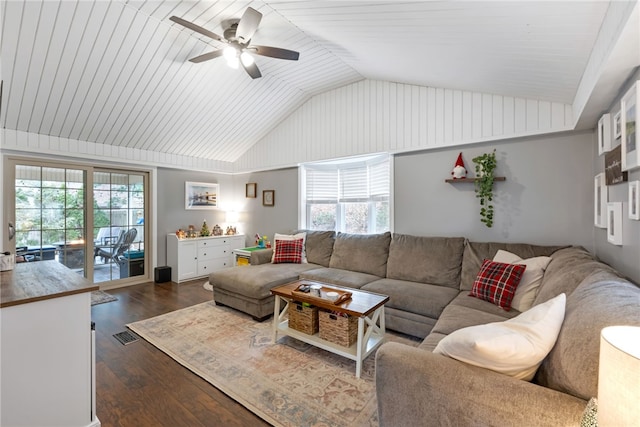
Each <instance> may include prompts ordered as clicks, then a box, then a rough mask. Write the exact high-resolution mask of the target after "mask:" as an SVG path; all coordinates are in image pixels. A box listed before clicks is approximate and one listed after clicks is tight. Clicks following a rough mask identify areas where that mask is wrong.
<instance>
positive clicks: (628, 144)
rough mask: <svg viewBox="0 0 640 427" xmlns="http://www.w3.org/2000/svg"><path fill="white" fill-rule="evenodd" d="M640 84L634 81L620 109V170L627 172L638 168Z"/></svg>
mask: <svg viewBox="0 0 640 427" xmlns="http://www.w3.org/2000/svg"><path fill="white" fill-rule="evenodd" d="M639 90H640V84H639V83H638V82H637V81H636V82H635V83H634V84H633V86H631V89H629V90H628V91H627V93H626V94H625V95H624V96H623V97H622V100H621V101H620V109H621V112H622V119H621V124H622V139H621V141H620V144H621V146H622V159H621V160H622V170H623V171H628V170H633V169H636V168H639V167H640V147H638V143H639V142H640V141H638V133H637V124H638V118H639V117H638V113H639V112H640V111H639V110H638V108H637V103H638V91H639Z"/></svg>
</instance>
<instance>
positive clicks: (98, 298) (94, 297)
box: [91, 291, 118, 305]
mask: <svg viewBox="0 0 640 427" xmlns="http://www.w3.org/2000/svg"><path fill="white" fill-rule="evenodd" d="M117 300H118V298H116V297H114V296H113V295H109V294H108V293H106V292H104V291H93V292H91V305H96V304H104V303H105V302H111V301H117Z"/></svg>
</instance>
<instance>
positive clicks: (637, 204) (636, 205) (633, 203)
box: [629, 181, 640, 220]
mask: <svg viewBox="0 0 640 427" xmlns="http://www.w3.org/2000/svg"><path fill="white" fill-rule="evenodd" d="M629 219H635V220H640V181H631V182H630V183H629Z"/></svg>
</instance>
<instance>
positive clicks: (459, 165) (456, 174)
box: [451, 153, 467, 179]
mask: <svg viewBox="0 0 640 427" xmlns="http://www.w3.org/2000/svg"><path fill="white" fill-rule="evenodd" d="M451 175H452V176H453V179H461V178H466V176H467V169H465V167H464V162H463V161H462V153H460V154H458V160H456V165H455V166H454V167H453V170H452V171H451Z"/></svg>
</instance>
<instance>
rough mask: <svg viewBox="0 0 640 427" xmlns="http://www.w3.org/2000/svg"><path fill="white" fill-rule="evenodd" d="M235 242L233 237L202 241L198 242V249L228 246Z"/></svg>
mask: <svg viewBox="0 0 640 427" xmlns="http://www.w3.org/2000/svg"><path fill="white" fill-rule="evenodd" d="M232 241H235V240H234V238H233V237H231V236H229V237H217V238H215V239H203V240H199V241H198V248H211V247H216V246H225V245H230V244H231V242H232Z"/></svg>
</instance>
